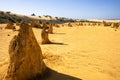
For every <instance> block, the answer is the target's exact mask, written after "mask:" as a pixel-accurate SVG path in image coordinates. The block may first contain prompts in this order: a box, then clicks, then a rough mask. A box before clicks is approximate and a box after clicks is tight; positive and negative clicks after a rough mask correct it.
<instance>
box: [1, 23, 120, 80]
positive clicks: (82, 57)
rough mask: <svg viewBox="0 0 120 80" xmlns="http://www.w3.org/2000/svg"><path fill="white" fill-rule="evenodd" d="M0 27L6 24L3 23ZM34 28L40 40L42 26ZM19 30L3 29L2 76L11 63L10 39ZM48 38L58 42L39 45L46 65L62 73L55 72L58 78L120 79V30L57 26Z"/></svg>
mask: <svg viewBox="0 0 120 80" xmlns="http://www.w3.org/2000/svg"><path fill="white" fill-rule="evenodd" d="M0 27H2V28H3V27H4V25H1V24H0ZM33 30H34V33H35V36H36V38H37V40H38V43H39V44H40V42H41V36H40V33H41V30H40V29H36V28H34V29H33ZM17 33H18V32H17V31H15V32H13V31H12V30H5V29H2V30H1V29H0V80H1V79H2V77H3V76H4V75H5V73H6V71H7V67H8V64H9V53H8V46H9V42H10V40H11V39H12V37H13V36H14V35H15V34H17ZM8 34H9V35H10V36H8ZM49 38H50V40H51V41H52V42H56V43H55V44H47V45H41V44H40V46H41V48H42V53H43V55H44V58H45V59H44V61H45V63H46V65H47V66H48V67H49V68H50V69H51V70H54V71H56V72H57V73H61V76H60V75H54V76H53V77H54V78H55V77H56V79H57V80H71V79H69V78H68V77H74V80H79V79H82V80H120V30H118V31H115V30H114V29H113V28H109V27H90V26H74V27H60V28H54V34H50V35H49ZM65 76H67V77H65ZM60 77H63V78H62V79H60ZM54 78H53V79H52V78H50V79H49V80H55V79H54Z"/></svg>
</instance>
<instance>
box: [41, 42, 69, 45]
mask: <svg viewBox="0 0 120 80" xmlns="http://www.w3.org/2000/svg"><path fill="white" fill-rule="evenodd" d="M42 45H68V44H64V43H59V42H50V43H46V44H42Z"/></svg>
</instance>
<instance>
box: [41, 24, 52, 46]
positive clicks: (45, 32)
mask: <svg viewBox="0 0 120 80" xmlns="http://www.w3.org/2000/svg"><path fill="white" fill-rule="evenodd" d="M48 29H49V27H47V26H46V24H44V25H43V29H42V32H41V38H42V42H41V44H50V43H51V41H50V40H49V36H48V32H49V30H48Z"/></svg>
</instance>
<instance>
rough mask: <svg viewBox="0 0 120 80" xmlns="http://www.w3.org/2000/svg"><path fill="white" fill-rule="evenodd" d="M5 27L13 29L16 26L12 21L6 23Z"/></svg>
mask: <svg viewBox="0 0 120 80" xmlns="http://www.w3.org/2000/svg"><path fill="white" fill-rule="evenodd" d="M5 29H12V30H15V29H16V28H15V26H14V23H13V22H8V23H7V26H6V27H5Z"/></svg>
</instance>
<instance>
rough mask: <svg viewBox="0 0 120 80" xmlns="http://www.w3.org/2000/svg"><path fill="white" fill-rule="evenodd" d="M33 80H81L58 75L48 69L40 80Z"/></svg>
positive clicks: (38, 79)
mask: <svg viewBox="0 0 120 80" xmlns="http://www.w3.org/2000/svg"><path fill="white" fill-rule="evenodd" d="M34 80H82V79H79V78H76V77H73V76H69V75H66V74H62V73H58V72H56V71H54V70H52V69H50V68H48V69H47V72H46V73H45V74H44V76H42V77H41V78H37V79H34Z"/></svg>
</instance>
